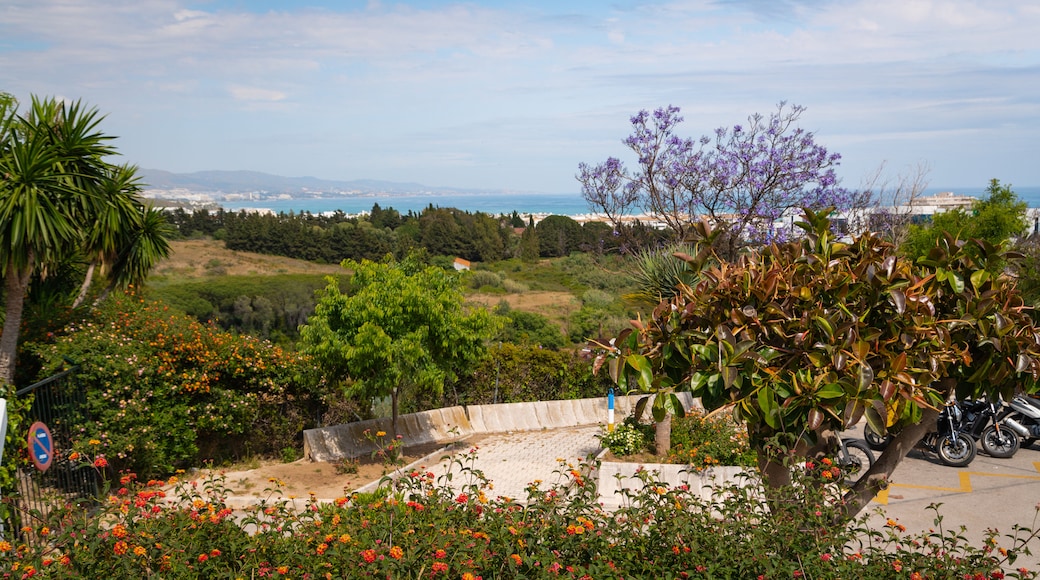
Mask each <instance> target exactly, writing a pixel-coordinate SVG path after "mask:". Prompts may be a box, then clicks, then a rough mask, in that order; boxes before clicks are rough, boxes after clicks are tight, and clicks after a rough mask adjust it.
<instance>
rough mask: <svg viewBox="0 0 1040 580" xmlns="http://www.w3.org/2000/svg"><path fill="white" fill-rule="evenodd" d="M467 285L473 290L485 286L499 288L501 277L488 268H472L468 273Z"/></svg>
mask: <svg viewBox="0 0 1040 580" xmlns="http://www.w3.org/2000/svg"><path fill="white" fill-rule="evenodd" d="M469 286H470V288H473V289H475V290H479V289H481V288H484V287H485V286H487V287H491V288H500V287H501V286H502V277H501V276H499V275H498V274H496V273H494V272H490V271H488V270H473V271H471V272H470V274H469Z"/></svg>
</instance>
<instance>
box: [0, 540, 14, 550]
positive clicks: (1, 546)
mask: <svg viewBox="0 0 1040 580" xmlns="http://www.w3.org/2000/svg"><path fill="white" fill-rule="evenodd" d="M10 551H11V542H8V541H7V540H0V552H10Z"/></svg>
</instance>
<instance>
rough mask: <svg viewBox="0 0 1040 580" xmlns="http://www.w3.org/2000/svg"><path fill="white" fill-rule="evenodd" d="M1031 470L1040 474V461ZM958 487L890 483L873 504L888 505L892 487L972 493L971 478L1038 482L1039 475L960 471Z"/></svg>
mask: <svg viewBox="0 0 1040 580" xmlns="http://www.w3.org/2000/svg"><path fill="white" fill-rule="evenodd" d="M1033 469H1035V470H1036V471H1037V473H1040V461H1034V462H1033ZM959 475H960V478H959V479H960V486H959V487H942V486H938V485H914V484H910V483H892V484H889V486H888V487H887V488H885V489H883V490H881V491H880V492H878V494H877V495H876V496H874V500H873V501H874V502H876V503H879V504H881V505H888V490H890V489H892V488H893V487H901V488H904V489H930V490H932V491H949V492H953V493H971V492H972V491H974V490H973V489H972V487H971V477H972V476H973V475H974V476H978V477H1003V478H1007V479H1033V480H1037V481H1040V475H1017V474H1012V473H1007V474H1004V473H988V472H984V471H962V472H961V473H960V474H959Z"/></svg>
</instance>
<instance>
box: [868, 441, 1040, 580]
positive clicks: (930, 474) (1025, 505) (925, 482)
mask: <svg viewBox="0 0 1040 580" xmlns="http://www.w3.org/2000/svg"><path fill="white" fill-rule="evenodd" d="M1038 502H1040V450H1038V449H1037V448H1035V447H1034V448H1027V449H1020V450H1019V451H1018V453H1016V454H1015V456H1014V457H1012V458H1010V459H996V458H993V457H990V456H988V455H986V454H984V453H982V452H981V450H980V451H979V454H978V455H977V456H976V457H975V460H974V461H972V462H971V464H970V465H968V466H967V467H963V468H955V467H947V466H945V465H943V464H941V463H939V460H938V459H936V458H935V457H934V456H933V455H931V454H929V453H927V452H925V451H922V450H917V449H915V450H913V451H911V452H910V454H909V455H907V457H906V459H904V460H903V462H902V463H900V464H899V467H897V468H896V470H895V472H894V473H893V474H892V485H891V486H890V487H889V488H888V489H887V490H885V491H883V492H881V493H880V494H878V496H877V497H876V498H875V499H874V501H873V502H872V503H871V508H879V509H880V510H881V514H880V515H878V516H875V517H876V519H877V523H878V524H883V523H884V521H885V520H886V519H888V518H892V519H895V520H898V522H899V523H900V524H902V525H904V526H906V527H907V529H908V530H910V531H921V530H929V529H936V528H937V526H936V523H935V512H934V511H932V510H930V509H928V506H929V505H930V504H933V503H941V504H942V506H941V508H940V514H941V515H942V517H943V520H942V526H943V528H944V529H945V530H951V529H953V530H957V529H959V528H960V526H965V527H966V528H967V531H966V532H965V534H964V535H965V536H966V537H967V538H968V539H969V540H971V541H972V543H973V544H975V545H979V543H981V541H982V539H983V537H984V536H985V532H986V530H987V529H989V528H994V529H996V530H998V531H999V532H1000V534H1001V535H1004V534H1011V533H1013V532H1014V531H1013V527H1014V526H1015V525H1016V524H1018V525H1022V526H1027V527H1030V528H1035V527H1040V516H1038V511H1037V510H1038V507H1040V504H1038ZM1001 545H1003V546H1007V545H1009V543H1008V542H1006V541H1005V540H1004V539H1003V538H1002V539H1001ZM1038 546H1040V543H1034V544H1033V552H1034V554H1033V555H1032V556H1022V558H1021V559H1020V560H1019V561H1017V562H1016V564H1015V567H1018V566H1020V565H1024V566H1027V567H1029V568H1033V569H1036V568H1038V567H1040V549H1038Z"/></svg>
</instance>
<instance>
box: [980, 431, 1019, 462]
mask: <svg viewBox="0 0 1040 580" xmlns="http://www.w3.org/2000/svg"><path fill="white" fill-rule="evenodd" d="M979 443H981V444H982V450H983V451H985V452H986V454H987V455H989V456H990V457H999V458H1001V459H1006V458H1008V457H1011V456H1012V455H1014V454H1015V452H1016V451H1018V447H1019V445H1021V440H1020V439H1019V438H1018V433H1015V432H1014V431H1012V430H1011V429H1008V428H1007V427H1004V428H1003V429H1001V430H1000V432H999V433H998V432H997V428H996V426H994V425H990V426H989V427H986V428H985V429H983V430H982V434H981V435H979Z"/></svg>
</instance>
